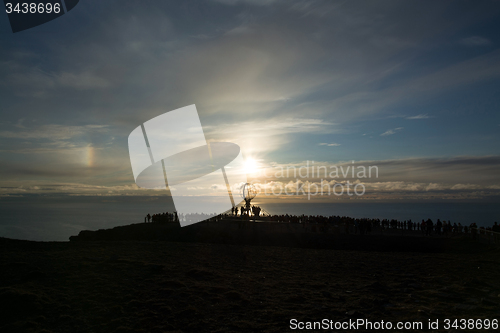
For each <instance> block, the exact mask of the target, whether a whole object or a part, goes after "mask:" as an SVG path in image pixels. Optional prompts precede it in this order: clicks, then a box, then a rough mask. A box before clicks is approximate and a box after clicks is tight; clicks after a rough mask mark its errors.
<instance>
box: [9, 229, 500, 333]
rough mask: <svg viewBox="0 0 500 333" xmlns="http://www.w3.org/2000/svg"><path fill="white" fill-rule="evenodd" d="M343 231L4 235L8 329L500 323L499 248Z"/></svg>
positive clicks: (283, 329) (204, 329)
mask: <svg viewBox="0 0 500 333" xmlns="http://www.w3.org/2000/svg"><path fill="white" fill-rule="evenodd" d="M336 237H337V238H336V241H337V243H339V244H344V245H343V246H326V245H328V244H326V245H325V244H323V245H325V246H323V248H311V247H314V246H303V245H304V244H303V243H301V244H298V245H297V246H268V245H244V244H243V245H242V244H240V245H238V244H221V242H220V241H219V242H215V243H218V244H214V243H210V242H198V241H197V242H186V241H185V239H183V240H182V241H180V242H173V241H137V240H135V241H134V240H130V241H91V240H89V241H72V242H67V243H38V242H27V241H15V240H8V239H0V249H1V250H0V332H170V331H172V332H287V331H290V320H291V319H293V318H295V319H297V320H298V321H320V320H322V319H325V318H326V319H331V320H334V321H344V320H349V319H357V318H366V319H369V320H371V321H381V320H384V321H392V322H394V323H396V322H397V321H403V320H411V321H421V322H423V323H424V330H427V327H426V326H427V323H428V320H429V319H432V320H435V319H440V320H441V323H442V320H444V319H446V318H449V319H460V318H467V319H468V318H488V319H500V318H499V317H500V316H499V314H500V287H499V286H500V284H499V281H500V259H499V258H500V257H499V256H500V254H499V252H498V250H497V249H495V248H493V247H490V245H487V244H483V243H481V242H477V241H473V240H472V239H470V238H465V239H438V238H435V239H433V240H432V241H429V240H428V239H427V238H425V237H403V236H390V237H389V236H378V235H377V236H375V235H371V236H359V235H337V236H336ZM368 237H370V239H369V241H368V243H369V244H372V245H371V246H370V247H371V248H370V251H366V248H365V246H364V245H363V244H367V238H368ZM308 239H309V238H308ZM390 239H393V240H394V242H395V244H399V245H397V246H396V247H395V248H394V250H392V251H391V249H390V247H389V248H388V247H387V246H385V245H383V244H388V242H389V243H390V242H391V241H390ZM396 239H397V241H396ZM401 239H402V240H403V241H401ZM405 240H406V242H405ZM309 241H310V239H309ZM309 241H308V242H309ZM329 241H330V242H335V239H330V240H329ZM419 241H420V242H421V243H420V245H421V246H419V245H418V244H419V243H418V242H419ZM285 243H286V241H285ZM376 244H380V248H378V247H377V245H376ZM401 244H408V246H407V247H406V248H405V247H404V246H403V245H401ZM288 245H293V244H292V243H289V244H288ZM306 245H307V244H306ZM309 245H312V243H311V244H309ZM425 249H431V250H430V251H425ZM440 328H442V326H441V327H440ZM327 331H330V330H323V332H327ZM332 331H334V330H332ZM427 331H429V330H427ZM446 331H454V330H452V329H449V330H446ZM471 331H473V330H469V331H468V332H471Z"/></svg>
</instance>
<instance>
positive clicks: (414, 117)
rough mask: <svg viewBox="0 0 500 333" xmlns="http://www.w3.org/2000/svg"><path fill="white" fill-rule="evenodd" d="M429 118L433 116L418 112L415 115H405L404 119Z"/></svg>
mask: <svg viewBox="0 0 500 333" xmlns="http://www.w3.org/2000/svg"><path fill="white" fill-rule="evenodd" d="M429 118H433V117H432V116H429V115H427V114H419V115H416V116H410V117H406V119H410V120H413V119H429Z"/></svg>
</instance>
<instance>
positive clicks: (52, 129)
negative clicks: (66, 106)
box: [0, 119, 108, 141]
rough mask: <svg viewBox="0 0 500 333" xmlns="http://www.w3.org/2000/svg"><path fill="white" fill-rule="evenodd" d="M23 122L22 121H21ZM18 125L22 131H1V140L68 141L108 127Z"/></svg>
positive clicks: (20, 122)
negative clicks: (35, 126)
mask: <svg viewBox="0 0 500 333" xmlns="http://www.w3.org/2000/svg"><path fill="white" fill-rule="evenodd" d="M21 120H22V119H21ZM21 120H20V121H19V123H18V124H17V125H16V126H17V127H20V126H21V127H20V128H22V130H16V131H9V130H7V131H5V130H4V131H0V138H9V139H23V140H30V139H48V140H54V141H55V140H68V139H71V138H73V137H75V136H79V135H83V134H87V133H89V132H103V131H105V130H107V128H108V125H83V126H71V125H70V126H67V125H57V124H48V125H41V126H39V127H37V128H26V127H24V126H23V125H22V121H21Z"/></svg>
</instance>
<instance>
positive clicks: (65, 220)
mask: <svg viewBox="0 0 500 333" xmlns="http://www.w3.org/2000/svg"><path fill="white" fill-rule="evenodd" d="M255 204H258V205H260V206H261V207H262V208H264V210H266V211H267V212H269V213H272V214H293V215H302V214H305V215H325V216H328V215H340V216H350V217H355V218H363V217H366V218H379V219H384V218H385V219H397V220H401V221H402V220H409V219H411V220H412V221H417V222H420V221H421V220H422V219H428V218H430V219H432V220H433V221H436V220H437V219H441V220H446V221H448V220H450V221H451V222H452V223H455V222H456V223H457V224H458V223H461V224H462V225H469V224H471V223H472V222H475V223H477V225H478V226H491V225H493V223H494V222H495V221H499V222H500V209H499V208H500V205H499V204H498V203H496V202H481V201H476V202H447V201H443V202H375V201H370V202H366V201H365V202H355V203H350V202H339V203H315V202H304V203H289V202H288V203H287V202H283V203H265V202H262V201H261V202H259V200H255ZM172 210H173V205H172V202H171V200H169V199H168V198H167V197H133V196H129V197H99V196H95V197H87V196H75V197H71V196H65V197H52V196H32V197H1V198H0V237H7V238H16V239H27V240H38V241H67V240H68V239H69V237H70V236H72V235H77V234H78V233H79V232H80V231H81V230H97V229H106V228H113V227H116V226H120V225H127V224H132V223H140V222H144V217H145V216H146V215H147V214H148V213H149V214H154V213H161V212H167V211H169V212H172Z"/></svg>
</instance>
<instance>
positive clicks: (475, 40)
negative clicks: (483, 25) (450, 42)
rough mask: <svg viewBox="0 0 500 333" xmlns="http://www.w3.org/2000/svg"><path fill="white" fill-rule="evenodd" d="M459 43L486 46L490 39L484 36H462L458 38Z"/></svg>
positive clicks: (470, 45)
mask: <svg viewBox="0 0 500 333" xmlns="http://www.w3.org/2000/svg"><path fill="white" fill-rule="evenodd" d="M460 44H462V45H465V46H469V47H472V46H487V45H490V44H491V41H490V40H489V39H488V38H484V37H481V36H471V37H467V38H463V39H461V40H460Z"/></svg>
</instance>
